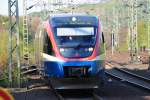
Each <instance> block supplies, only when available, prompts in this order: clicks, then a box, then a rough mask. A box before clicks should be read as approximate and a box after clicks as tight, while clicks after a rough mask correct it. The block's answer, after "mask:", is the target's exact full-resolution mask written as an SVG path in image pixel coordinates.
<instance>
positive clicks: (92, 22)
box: [42, 15, 104, 88]
mask: <svg viewBox="0 0 150 100" xmlns="http://www.w3.org/2000/svg"><path fill="white" fill-rule="evenodd" d="M44 34H45V39H44V52H43V54H42V57H43V68H44V74H45V76H47V77H48V78H50V79H51V82H55V83H54V84H55V85H56V84H57V83H58V82H56V81H58V80H59V83H62V80H63V82H66V83H67V84H68V83H70V82H68V81H71V83H70V84H75V85H77V84H78V83H82V84H83V85H84V86H85V87H89V86H90V85H89V83H90V84H92V85H91V88H94V87H93V86H95V84H99V83H100V82H101V81H102V80H103V77H104V76H103V75H104V48H103V40H102V32H101V28H100V20H99V18H98V17H94V16H83V15H82V16H81V15H70V16H53V17H50V19H49V20H48V22H47V25H46V31H45V32H44ZM52 80H54V81H52ZM64 80H65V81H64ZM83 80H84V82H83ZM60 81H61V82H60ZM85 81H86V82H85ZM86 84H88V85H87V86H86ZM67 86H68V85H67ZM58 87H59V86H58ZM64 87H65V85H64ZM64 87H63V88H64ZM79 87H80V88H82V87H81V85H80V86H79ZM59 88H62V87H59ZM65 88H66V87H65ZM71 88H73V86H71Z"/></svg>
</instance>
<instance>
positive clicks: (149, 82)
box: [105, 62, 150, 91]
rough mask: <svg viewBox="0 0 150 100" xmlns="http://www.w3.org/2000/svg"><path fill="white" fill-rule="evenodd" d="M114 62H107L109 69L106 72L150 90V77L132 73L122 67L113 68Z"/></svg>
mask: <svg viewBox="0 0 150 100" xmlns="http://www.w3.org/2000/svg"><path fill="white" fill-rule="evenodd" d="M113 65H114V64H112V63H108V62H106V67H107V68H108V70H106V71H105V73H106V74H107V75H109V76H112V77H115V78H118V79H120V80H122V81H125V82H128V83H130V84H132V85H134V86H138V87H141V88H143V89H146V90H148V91H150V79H149V78H146V77H143V76H140V75H137V74H134V73H131V72H129V71H127V70H124V69H120V68H116V67H115V68H112V66H113Z"/></svg>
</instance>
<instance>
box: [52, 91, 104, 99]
mask: <svg viewBox="0 0 150 100" xmlns="http://www.w3.org/2000/svg"><path fill="white" fill-rule="evenodd" d="M55 94H56V97H57V99H58V100H103V99H102V97H100V96H98V95H97V94H96V93H95V92H94V91H93V90H72V91H68V90H67V91H66V90H63V91H61V92H60V91H57V90H55Z"/></svg>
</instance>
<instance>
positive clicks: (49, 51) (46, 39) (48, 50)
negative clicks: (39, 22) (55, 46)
mask: <svg viewBox="0 0 150 100" xmlns="http://www.w3.org/2000/svg"><path fill="white" fill-rule="evenodd" d="M43 46H44V47H43V49H44V50H43V51H44V53H47V54H49V55H51V54H52V44H51V41H50V38H49V36H48V34H47V32H45V33H44V43H43Z"/></svg>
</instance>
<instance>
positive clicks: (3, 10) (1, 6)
mask: <svg viewBox="0 0 150 100" xmlns="http://www.w3.org/2000/svg"><path fill="white" fill-rule="evenodd" d="M37 1H39V0H28V6H30V5H32V4H35V3H36V2H37ZM40 1H48V0H40ZM54 1H55V0H54ZM62 1H63V2H68V1H70V0H62ZM73 1H74V2H76V3H81V2H82V3H83V2H87V0H73ZM88 1H89V2H90V1H100V0H88ZM18 6H19V15H23V0H18ZM37 9H38V7H33V8H32V9H31V10H30V12H32V11H36V10H37ZM0 14H1V15H6V16H8V0H1V2H0Z"/></svg>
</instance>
